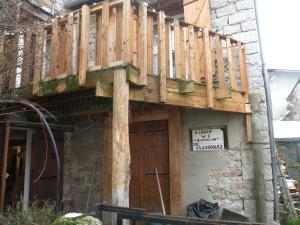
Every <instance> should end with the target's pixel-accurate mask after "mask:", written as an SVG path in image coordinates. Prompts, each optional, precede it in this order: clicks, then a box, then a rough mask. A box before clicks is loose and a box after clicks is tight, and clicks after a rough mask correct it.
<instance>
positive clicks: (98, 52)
mask: <svg viewBox="0 0 300 225" xmlns="http://www.w3.org/2000/svg"><path fill="white" fill-rule="evenodd" d="M95 40H96V51H95V65H96V66H100V65H101V51H102V45H101V40H102V14H101V13H97V14H96V37H95Z"/></svg>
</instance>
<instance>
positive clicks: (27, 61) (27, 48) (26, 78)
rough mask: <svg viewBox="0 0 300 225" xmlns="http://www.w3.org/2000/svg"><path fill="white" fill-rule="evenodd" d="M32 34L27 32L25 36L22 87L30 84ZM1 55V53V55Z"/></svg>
mask: <svg viewBox="0 0 300 225" xmlns="http://www.w3.org/2000/svg"><path fill="white" fill-rule="evenodd" d="M30 52H31V32H30V31H27V32H26V34H25V43H24V59H23V67H22V77H21V86H24V85H26V84H28V83H29V67H30V66H29V65H30V63H31V62H30V57H31V54H30ZM0 54H1V53H0Z"/></svg>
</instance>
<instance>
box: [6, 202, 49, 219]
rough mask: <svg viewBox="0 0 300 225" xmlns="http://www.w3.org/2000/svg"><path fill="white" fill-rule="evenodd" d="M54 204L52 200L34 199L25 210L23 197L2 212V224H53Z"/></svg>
mask: <svg viewBox="0 0 300 225" xmlns="http://www.w3.org/2000/svg"><path fill="white" fill-rule="evenodd" d="M53 211H54V205H53V204H52V203H51V202H50V201H45V202H41V201H38V200H34V201H33V202H32V203H31V205H30V207H29V209H28V210H26V211H23V202H22V199H21V200H20V201H18V202H17V203H16V204H15V205H13V206H9V207H8V208H7V209H6V211H5V212H4V213H3V214H0V225H51V222H52V221H53V220H54V216H53Z"/></svg>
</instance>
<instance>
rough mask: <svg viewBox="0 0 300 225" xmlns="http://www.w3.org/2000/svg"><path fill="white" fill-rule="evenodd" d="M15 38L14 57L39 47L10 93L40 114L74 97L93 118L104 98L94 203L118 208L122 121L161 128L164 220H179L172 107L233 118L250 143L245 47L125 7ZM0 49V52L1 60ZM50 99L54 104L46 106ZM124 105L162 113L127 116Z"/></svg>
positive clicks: (109, 4) (124, 3) (123, 171)
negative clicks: (99, 197)
mask: <svg viewBox="0 0 300 225" xmlns="http://www.w3.org/2000/svg"><path fill="white" fill-rule="evenodd" d="M92 18H93V19H95V22H96V31H95V35H94V36H95V37H94V44H95V48H94V49H93V50H91V49H90V46H89V44H90V39H91V37H90V33H91V32H90V24H91V20H92ZM156 37H157V38H156ZM24 40H25V48H24V49H25V50H24V51H30V50H31V47H30V46H31V42H32V41H33V40H34V41H36V43H37V46H39V47H35V49H34V57H33V58H34V60H33V61H32V63H33V65H34V66H33V68H34V69H33V73H32V74H30V70H29V69H23V70H22V76H21V86H20V87H19V88H16V90H15V93H16V95H17V96H18V97H23V98H28V99H33V100H34V101H37V102H39V103H41V104H42V105H43V104H44V105H46V107H47V104H48V106H49V110H51V109H53V110H54V111H55V110H56V109H58V108H62V107H65V106H66V105H69V106H70V101H71V99H72V98H71V97H70V96H73V95H75V94H76V93H77V97H76V98H77V99H79V100H78V101H77V104H85V105H88V106H87V107H88V109H87V108H86V109H85V110H91V109H95V111H97V110H98V112H99V111H100V112H103V111H105V112H108V111H111V107H108V108H105V106H101V104H105V102H109V103H111V102H110V101H111V100H110V99H112V114H109V116H107V117H105V120H104V155H103V158H104V162H105V166H104V168H105V171H104V174H105V176H103V177H104V178H103V179H104V180H103V185H104V186H103V196H104V199H103V200H104V201H107V202H111V203H112V204H114V205H119V206H128V201H129V200H128V188H129V178H130V175H129V176H128V174H130V148H129V137H128V124H129V122H139V121H149V120H162V119H164V120H168V121H169V123H168V124H169V125H168V126H169V128H168V129H169V135H170V140H169V148H170V159H169V160H170V161H172V162H173V163H172V166H171V168H170V177H172V179H171V183H170V202H171V213H172V214H174V215H176V214H178V213H179V212H180V210H181V202H182V196H181V193H182V191H181V187H182V176H181V171H182V169H181V166H182V163H181V143H180V140H181V137H180V135H181V133H180V130H181V123H180V108H197V109H207V110H218V111H226V112H236V113H242V114H244V115H245V120H246V125H247V138H248V141H249V142H251V141H252V128H251V109H250V103H249V97H248V79H247V68H246V61H245V46H244V44H243V43H242V42H240V41H237V40H234V39H232V38H230V37H227V36H223V35H220V34H217V33H214V32H212V31H210V30H209V29H207V28H200V27H197V26H194V25H192V24H189V23H186V22H183V21H180V20H178V19H175V18H172V17H168V16H166V15H165V13H164V12H163V11H159V12H154V11H153V10H151V9H149V8H148V7H147V4H146V3H140V4H137V3H133V2H131V1H130V0H111V1H104V2H101V3H99V4H95V5H92V6H87V5H84V6H82V8H81V9H80V10H77V11H74V12H72V13H70V14H69V15H67V16H64V17H59V18H54V19H53V21H52V22H50V23H47V24H43V25H42V26H41V28H40V29H39V31H38V32H37V33H35V34H29V36H27V37H25V39H24ZM3 43H4V42H3V41H2V42H0V45H2V46H0V51H3V52H4V54H5V46H3ZM154 47H155V48H157V55H158V57H157V61H156V64H157V71H155V69H154V64H155V62H154V61H155V59H154V57H153V49H154ZM49 55H50V57H49ZM31 57H32V56H31ZM90 57H91V58H93V62H92V63H90V59H89V58H90ZM23 61H24V62H29V61H30V60H29V59H27V58H24V60H23ZM91 64H92V65H91ZM0 79H4V78H3V77H1V78H0ZM11 79H13V80H14V81H15V79H16V78H15V77H12V78H11ZM2 81H3V80H2ZM11 88H14V87H12V86H11ZM6 91H9V90H2V92H3V93H5V92H6ZM85 96H87V97H85ZM58 97H60V98H61V99H62V101H61V103H53V104H51V100H53V99H55V98H56V99H57V98H58ZM80 99H82V101H81V100H80ZM99 101H100V103H99ZM101 102H102V103H101ZM103 102H104V103H103ZM129 102H139V104H149V103H150V104H151V105H159V107H161V106H162V107H161V108H160V109H150V110H145V112H144V113H141V112H137V113H135V112H132V113H128V112H129V111H130V110H129ZM91 104H99V105H97V106H96V105H91ZM80 113H82V112H80ZM71 114H72V113H70V112H68V115H71ZM73 115H78V112H75V113H73ZM174 162H176V163H174Z"/></svg>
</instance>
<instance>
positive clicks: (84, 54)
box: [79, 5, 90, 86]
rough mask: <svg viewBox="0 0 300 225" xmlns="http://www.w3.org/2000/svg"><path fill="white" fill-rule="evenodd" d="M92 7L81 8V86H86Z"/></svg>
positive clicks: (84, 6)
mask: <svg viewBox="0 0 300 225" xmlns="http://www.w3.org/2000/svg"><path fill="white" fill-rule="evenodd" d="M89 27H90V7H89V6H87V5H83V6H82V8H81V31H80V50H79V85H80V86H85V83H86V71H87V69H88V48H89Z"/></svg>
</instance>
